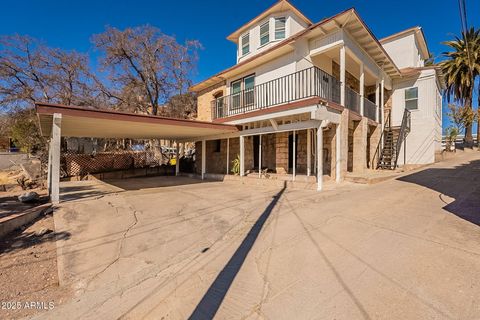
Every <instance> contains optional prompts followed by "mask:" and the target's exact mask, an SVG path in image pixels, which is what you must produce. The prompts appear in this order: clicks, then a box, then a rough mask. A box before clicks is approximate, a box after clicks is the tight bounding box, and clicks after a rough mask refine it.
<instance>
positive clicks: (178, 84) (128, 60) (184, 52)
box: [93, 26, 200, 115]
mask: <svg viewBox="0 0 480 320" xmlns="http://www.w3.org/2000/svg"><path fill="white" fill-rule="evenodd" d="M93 43H94V45H95V47H96V48H97V49H99V50H101V51H102V52H103V56H102V58H101V65H102V71H108V72H109V80H110V85H108V86H106V85H104V84H102V83H100V82H98V85H99V86H100V88H101V90H102V92H103V93H104V94H105V95H106V96H107V97H108V98H110V99H113V100H116V104H117V107H118V108H119V109H124V110H125V109H126V110H129V111H134V112H141V113H148V114H154V115H157V114H158V113H159V107H160V106H162V105H163V104H165V103H166V102H167V101H168V100H169V99H170V97H172V96H173V95H176V94H181V93H184V92H186V91H187V88H188V86H189V85H190V81H189V76H190V74H191V72H192V70H194V69H195V65H196V61H197V54H196V51H197V49H198V48H199V47H200V44H199V42H198V41H186V42H185V44H179V43H178V42H177V41H176V39H175V38H174V37H171V36H167V35H165V34H163V33H161V32H160V30H158V29H156V28H154V27H151V26H143V27H136V28H127V29H125V30H123V31H122V30H118V29H116V28H107V30H106V31H105V32H104V33H101V34H98V35H95V36H94V37H93Z"/></svg>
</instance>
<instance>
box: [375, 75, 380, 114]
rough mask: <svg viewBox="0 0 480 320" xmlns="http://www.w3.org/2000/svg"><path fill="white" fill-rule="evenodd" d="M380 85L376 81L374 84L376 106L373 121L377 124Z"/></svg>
mask: <svg viewBox="0 0 480 320" xmlns="http://www.w3.org/2000/svg"><path fill="white" fill-rule="evenodd" d="M379 85H380V83H379V82H378V80H377V81H376V82H375V105H376V106H377V110H376V112H375V121H376V122H378V121H379V119H380V112H379V111H380V87H379Z"/></svg>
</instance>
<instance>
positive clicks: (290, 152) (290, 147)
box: [288, 133, 298, 171]
mask: <svg viewBox="0 0 480 320" xmlns="http://www.w3.org/2000/svg"><path fill="white" fill-rule="evenodd" d="M295 153H296V154H295V163H296V164H297V163H298V161H297V160H298V157H297V155H298V134H296V135H295ZM292 169H293V133H291V134H290V135H289V136H288V170H289V171H290V170H292Z"/></svg>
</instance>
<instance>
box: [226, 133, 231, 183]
mask: <svg viewBox="0 0 480 320" xmlns="http://www.w3.org/2000/svg"><path fill="white" fill-rule="evenodd" d="M229 167H230V138H227V173H226V174H228V169H229Z"/></svg>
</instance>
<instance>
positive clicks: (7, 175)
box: [0, 170, 22, 184]
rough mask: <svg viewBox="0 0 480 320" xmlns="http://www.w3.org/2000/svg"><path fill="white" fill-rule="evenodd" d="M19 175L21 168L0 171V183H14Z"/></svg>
mask: <svg viewBox="0 0 480 320" xmlns="http://www.w3.org/2000/svg"><path fill="white" fill-rule="evenodd" d="M21 175H22V171H21V170H9V171H7V170H5V171H0V184H15V183H17V179H18V178H19V177H20V176H21Z"/></svg>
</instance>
